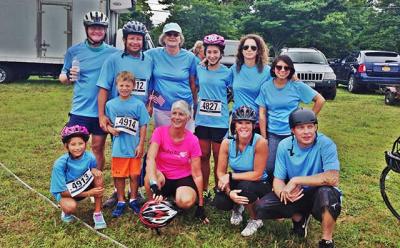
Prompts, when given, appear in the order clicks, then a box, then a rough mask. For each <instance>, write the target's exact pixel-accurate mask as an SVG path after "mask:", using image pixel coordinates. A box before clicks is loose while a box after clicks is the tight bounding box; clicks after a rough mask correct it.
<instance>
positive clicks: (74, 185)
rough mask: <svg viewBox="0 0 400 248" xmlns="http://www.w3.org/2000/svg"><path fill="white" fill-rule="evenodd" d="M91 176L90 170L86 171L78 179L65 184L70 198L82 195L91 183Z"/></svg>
mask: <svg viewBox="0 0 400 248" xmlns="http://www.w3.org/2000/svg"><path fill="white" fill-rule="evenodd" d="M93 179H94V177H93V174H92V172H91V171H90V169H87V171H85V173H83V175H82V176H80V177H79V178H77V179H75V180H73V181H71V182H69V183H67V188H68V191H69V193H70V194H71V196H72V197H75V196H77V195H79V194H80V193H82V192H83V191H84V190H85V189H86V188H87V187H89V185H90V184H91V183H92V182H93Z"/></svg>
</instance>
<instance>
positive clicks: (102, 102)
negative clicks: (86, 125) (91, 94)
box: [97, 87, 111, 132]
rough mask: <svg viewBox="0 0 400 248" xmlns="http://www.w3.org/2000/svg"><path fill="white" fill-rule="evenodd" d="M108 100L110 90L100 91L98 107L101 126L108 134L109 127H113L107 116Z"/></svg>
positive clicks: (101, 89) (102, 89)
mask: <svg viewBox="0 0 400 248" xmlns="http://www.w3.org/2000/svg"><path fill="white" fill-rule="evenodd" d="M107 98H108V90H106V89H104V88H101V87H100V89H99V94H98V95H97V105H98V107H97V108H98V111H99V124H100V127H101V129H103V130H104V131H105V132H107V125H111V122H110V119H108V117H107V116H106V115H105V106H106V102H107Z"/></svg>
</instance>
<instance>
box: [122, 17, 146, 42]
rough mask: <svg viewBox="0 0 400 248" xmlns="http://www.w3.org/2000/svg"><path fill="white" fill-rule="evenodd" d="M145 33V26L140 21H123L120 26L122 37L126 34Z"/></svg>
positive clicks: (143, 34)
mask: <svg viewBox="0 0 400 248" xmlns="http://www.w3.org/2000/svg"><path fill="white" fill-rule="evenodd" d="M146 33H147V28H146V26H145V25H144V24H143V23H141V22H137V21H129V22H127V23H125V25H124V26H123V27H122V34H123V37H124V38H126V37H127V36H128V34H140V35H142V36H145V35H146Z"/></svg>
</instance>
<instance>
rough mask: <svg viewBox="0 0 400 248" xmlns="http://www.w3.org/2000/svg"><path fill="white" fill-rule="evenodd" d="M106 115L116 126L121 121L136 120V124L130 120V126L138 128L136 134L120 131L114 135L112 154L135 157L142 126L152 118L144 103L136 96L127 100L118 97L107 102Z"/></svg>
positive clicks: (118, 156) (114, 155) (121, 156)
mask: <svg viewBox="0 0 400 248" xmlns="http://www.w3.org/2000/svg"><path fill="white" fill-rule="evenodd" d="M106 116H107V117H108V118H109V119H110V121H111V122H112V123H113V126H114V128H115V127H116V126H117V125H118V124H120V123H119V122H120V121H121V122H126V123H129V122H130V121H133V120H135V121H136V122H135V124H133V122H130V123H131V124H130V125H129V126H128V127H129V128H132V129H134V130H136V132H135V134H131V133H128V132H124V131H120V132H119V135H118V136H113V139H112V152H111V156H112V157H114V158H134V157H135V149H136V147H137V146H138V144H139V141H140V127H142V126H143V125H147V124H148V123H149V120H150V116H149V113H148V112H147V110H146V107H145V105H144V103H143V102H142V101H141V100H139V99H136V98H135V97H134V96H131V97H129V98H128V99H126V100H123V99H121V98H120V97H116V98H114V99H111V100H110V101H108V102H107V103H106ZM117 117H118V119H117ZM121 117H122V118H124V119H121ZM125 120H126V121H125ZM137 122H139V123H137Z"/></svg>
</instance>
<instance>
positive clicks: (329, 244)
mask: <svg viewBox="0 0 400 248" xmlns="http://www.w3.org/2000/svg"><path fill="white" fill-rule="evenodd" d="M318 247H319V248H334V247H335V242H333V240H325V239H321V240H320V241H319V243H318Z"/></svg>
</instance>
